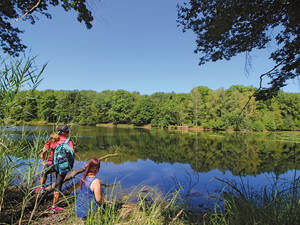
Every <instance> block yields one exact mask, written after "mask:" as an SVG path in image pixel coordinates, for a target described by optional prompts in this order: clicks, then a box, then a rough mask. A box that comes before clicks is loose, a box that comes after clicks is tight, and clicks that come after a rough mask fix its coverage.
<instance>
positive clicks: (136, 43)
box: [18, 0, 300, 94]
mask: <svg viewBox="0 0 300 225" xmlns="http://www.w3.org/2000/svg"><path fill="white" fill-rule="evenodd" d="M178 2H179V3H182V2H183V0H179V1H176V0H163V1H162V0H152V1H149V0H148V1H146V0H102V1H98V0H93V1H91V3H90V4H91V6H92V8H93V12H94V18H95V19H94V22H93V25H94V26H93V28H92V29H91V30H87V29H86V28H85V25H84V24H81V23H79V22H77V20H76V16H75V15H74V14H73V13H70V12H65V11H64V10H63V9H62V8H61V7H56V8H52V9H51V10H50V13H51V14H52V17H53V18H52V19H51V20H49V19H46V18H44V17H43V16H40V20H39V21H37V23H36V24H35V25H30V24H28V22H23V21H21V22H18V26H19V28H21V29H24V30H25V33H24V34H23V35H21V37H22V40H23V42H24V44H26V45H27V46H28V48H29V49H30V51H31V54H32V55H36V56H37V64H40V65H41V64H43V63H46V62H47V63H48V66H47V68H46V71H45V73H44V80H43V82H42V83H41V84H40V86H39V88H38V89H39V90H45V89H53V90H61V89H63V90H74V89H78V90H95V91H98V92H100V91H103V90H117V89H124V90H127V91H130V92H132V91H137V92H140V93H141V94H152V93H155V92H172V91H174V92H176V93H188V92H190V91H191V89H192V88H193V87H195V86H207V87H209V88H211V89H214V90H215V89H218V88H221V87H223V88H225V89H227V88H229V87H230V86H231V85H235V84H242V85H246V86H248V85H252V86H255V87H258V84H259V79H258V78H259V75H260V74H261V73H264V72H266V71H268V70H269V69H270V68H272V65H273V64H272V62H271V61H270V60H268V55H269V53H270V52H272V50H273V48H274V46H271V45H270V46H268V48H267V49H265V50H264V51H254V52H252V53H251V55H252V69H251V70H250V73H249V74H248V75H247V74H246V73H245V69H244V67H245V55H240V56H237V57H234V58H233V59H232V60H230V61H219V62H214V63H208V64H206V65H203V66H198V56H197V55H196V54H194V53H193V50H194V49H195V36H194V34H192V33H191V32H187V33H182V32H181V30H180V28H178V27H177V23H176V17H177V11H176V4H177V3H178ZM299 90H300V88H299V81H298V80H294V81H291V82H289V85H288V86H287V87H285V88H284V91H287V92H299Z"/></svg>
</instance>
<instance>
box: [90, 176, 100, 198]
mask: <svg viewBox="0 0 300 225" xmlns="http://www.w3.org/2000/svg"><path fill="white" fill-rule="evenodd" d="M91 190H92V192H94V195H95V199H96V202H97V203H101V201H102V193H101V182H100V180H99V179H95V180H94V181H93V183H92V184H91Z"/></svg>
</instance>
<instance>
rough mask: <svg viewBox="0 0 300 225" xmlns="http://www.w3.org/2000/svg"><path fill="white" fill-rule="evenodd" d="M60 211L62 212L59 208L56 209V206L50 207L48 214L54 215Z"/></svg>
mask: <svg viewBox="0 0 300 225" xmlns="http://www.w3.org/2000/svg"><path fill="white" fill-rule="evenodd" d="M62 211H64V209H63V208H60V207H58V206H52V207H51V210H50V213H51V214H54V213H59V212H62Z"/></svg>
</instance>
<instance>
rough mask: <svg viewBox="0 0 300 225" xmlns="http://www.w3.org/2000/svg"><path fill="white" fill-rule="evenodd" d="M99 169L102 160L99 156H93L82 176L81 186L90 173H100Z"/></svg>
mask: <svg viewBox="0 0 300 225" xmlns="http://www.w3.org/2000/svg"><path fill="white" fill-rule="evenodd" d="M99 169H100V160H99V159H98V158H96V157H95V158H92V159H91V160H90V161H89V162H88V164H87V166H86V168H85V171H84V174H83V176H82V178H81V180H80V184H79V186H80V188H81V185H82V184H83V183H84V182H85V178H86V176H87V175H88V174H89V173H94V174H96V173H98V171H99Z"/></svg>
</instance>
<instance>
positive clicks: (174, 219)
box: [169, 209, 183, 225]
mask: <svg viewBox="0 0 300 225" xmlns="http://www.w3.org/2000/svg"><path fill="white" fill-rule="evenodd" d="M182 213H183V209H182V210H180V211H179V213H177V215H176V216H175V217H174V218H173V219H172V221H171V222H170V223H169V225H172V224H173V223H174V222H175V221H176V220H177V219H178V217H179V216H181V214H182Z"/></svg>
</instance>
